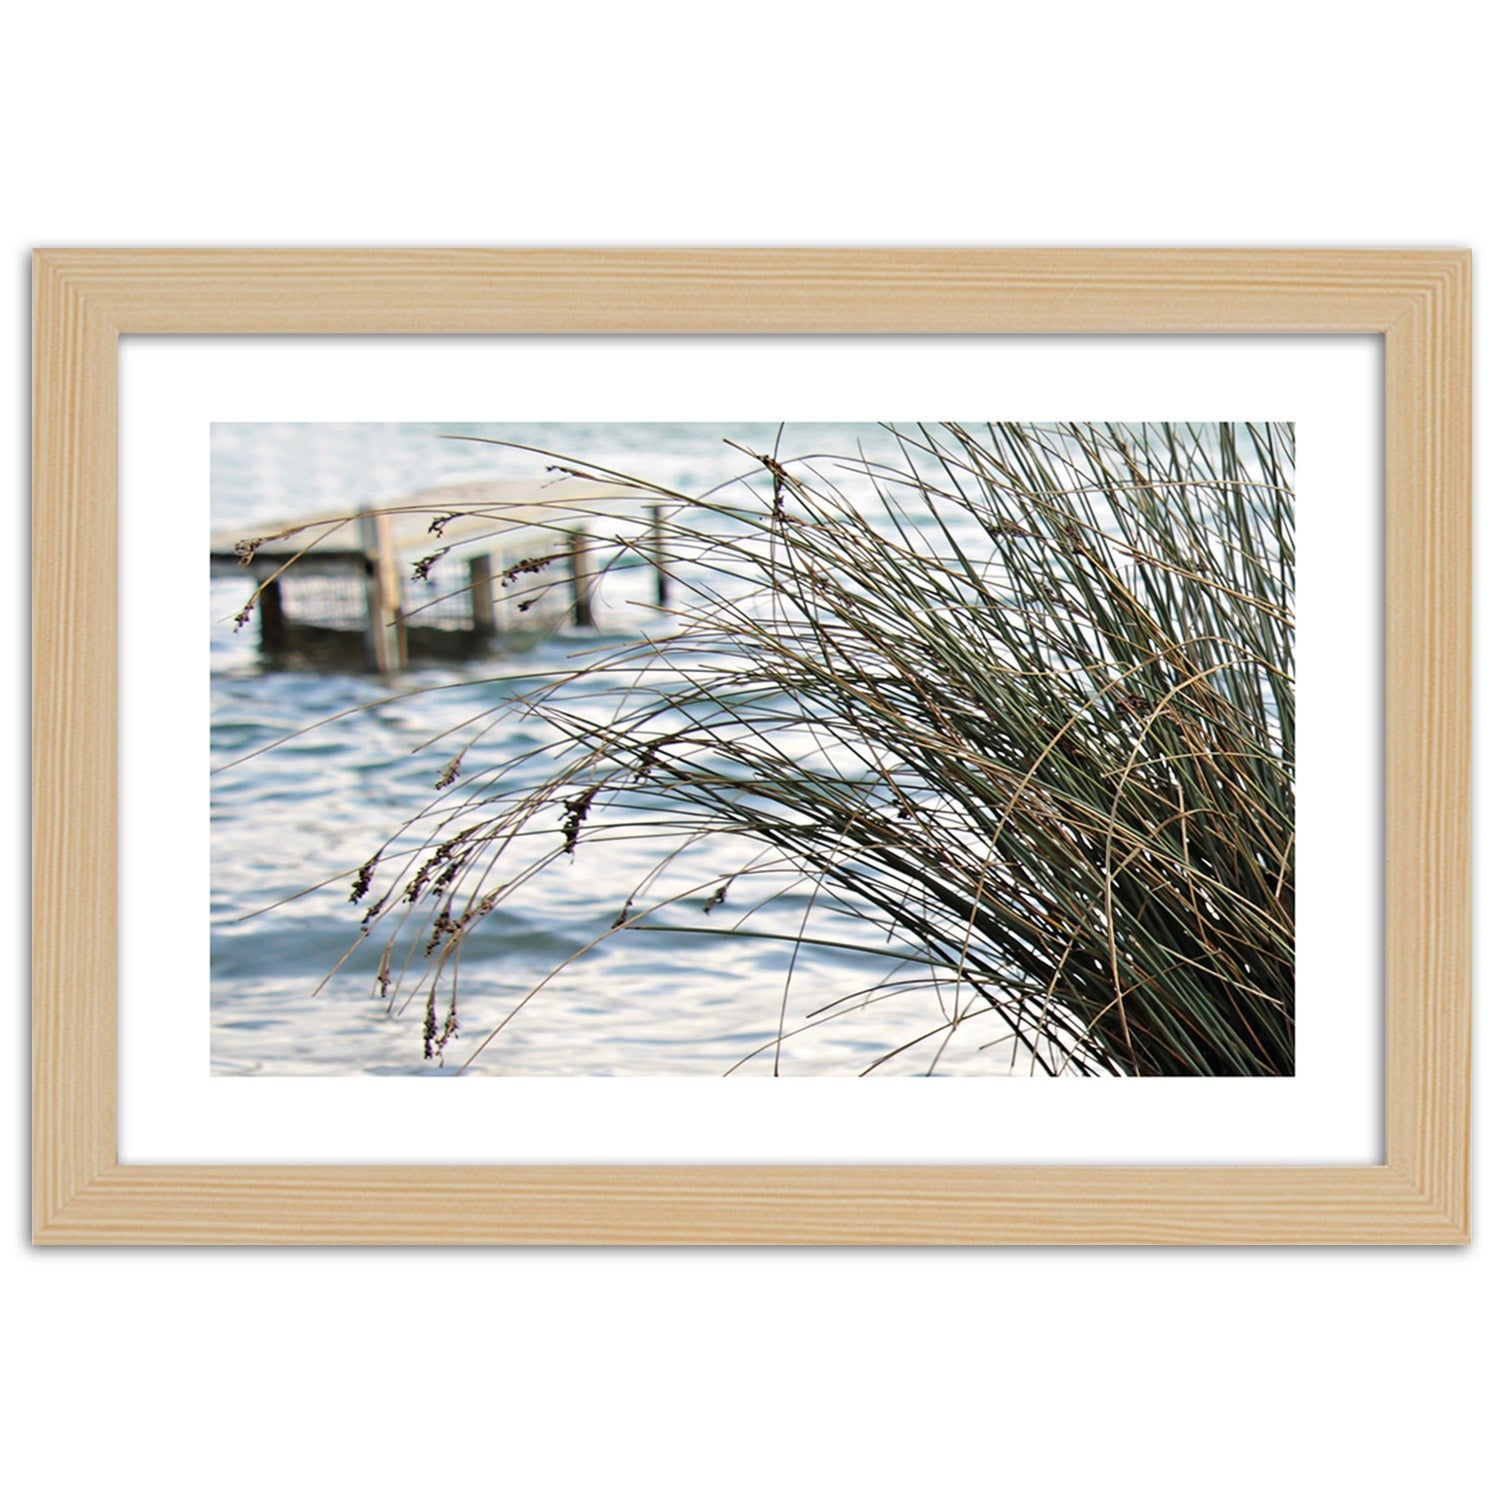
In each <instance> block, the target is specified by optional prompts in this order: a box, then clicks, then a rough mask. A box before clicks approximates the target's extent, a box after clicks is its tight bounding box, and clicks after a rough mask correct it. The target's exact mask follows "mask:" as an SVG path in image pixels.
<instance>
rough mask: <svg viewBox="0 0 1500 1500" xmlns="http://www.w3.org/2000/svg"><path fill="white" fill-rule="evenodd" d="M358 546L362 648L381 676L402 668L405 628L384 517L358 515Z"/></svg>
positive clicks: (387, 522) (398, 577)
mask: <svg viewBox="0 0 1500 1500" xmlns="http://www.w3.org/2000/svg"><path fill="white" fill-rule="evenodd" d="M359 545H360V548H361V550H362V551H363V552H364V554H365V647H366V656H367V658H368V661H369V664H370V666H371V667H373V668H374V670H375V671H377V672H379V673H380V674H381V675H382V676H389V675H390V674H391V673H392V672H399V671H400V670H401V669H402V668H403V667H405V665H406V626H405V623H404V622H403V620H402V618H401V575H400V573H399V572H398V571H397V567H396V553H395V549H394V548H393V547H392V546H391V529H390V520H389V518H388V517H386V516H383V515H379V514H377V513H376V512H374V511H370V510H362V511H360V513H359Z"/></svg>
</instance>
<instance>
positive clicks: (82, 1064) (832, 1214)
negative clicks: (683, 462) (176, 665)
mask: <svg viewBox="0 0 1500 1500" xmlns="http://www.w3.org/2000/svg"><path fill="white" fill-rule="evenodd" d="M34 272H35V279H34V320H35V325H34V327H35V376H34V405H33V439H32V441H33V483H34V512H33V514H34V584H33V588H34V598H35V606H34V610H35V615H34V640H33V658H34V719H33V737H34V769H33V796H34V801H33V817H34V851H33V858H34V903H35V914H34V950H33V992H32V1005H33V1065H32V1066H33V1074H32V1090H33V1101H32V1102H33V1234H34V1238H35V1240H36V1241H37V1242H38V1243H42V1244H140V1243H156V1244H190V1243H197V1244H277V1243H279V1244H500V1243H517V1244H519V1243H532V1244H581V1243H617V1244H622V1243H655V1244H716V1243H769V1244H794V1243H819V1244H875V1243H943V1244H966V1243H990V1244H1000V1243H1015V1244H1020V1243H1055V1244H1165V1243H1198V1244H1205V1243H1239V1244H1247V1243H1338V1244H1353V1243H1410V1244H1418V1243H1423V1244H1433V1243H1455V1242H1463V1241H1466V1240H1467V1238H1468V1232H1469V1114H1470V1103H1469V1069H1470V957H1469V942H1470V871H1469V853H1470V831H1469V576H1470V561H1469V499H1470V496H1469V491H1470V442H1471V412H1470V399H1471V392H1470V380H1471V376H1470V327H1471V320H1472V311H1471V290H1470V261H1469V256H1468V254H1467V253H1466V252H1459V251H1426V250H1423V251H1378V250H1377V251H1350V250H1325V251H1255V250H1252V251H1228V250H1225V251H1173V250H1131V251H1125V250H1121V251H1109V250H1087V251H1085V250H1064V251H1046V250H1024V251H1021V250H951V251H945V250H665V251H654V250H264V251H261V250H253V251H246V250H43V251H39V252H38V253H37V254H36V256H35V265H34ZM522 332H524V333H605V332H620V333H694V332H713V333H733V332H743V333H749V332H755V333H776V332H784V333H851V332H862V333H904V332H910V333H916V332H921V333H1032V334H1034V333H1137V334H1140V333H1184V332H1191V333H1204V334H1213V333H1251V332H1268V333H1329V334H1333V333H1373V334H1379V335H1381V336H1383V339H1384V348H1385V441H1386V452H1385V487H1386V489H1385V555H1386V594H1385V602H1386V642H1385V645H1386V657H1385V661H1386V747H1385V748H1386V761H1385V766H1386V796H1387V804H1386V828H1385V838H1386V909H1385V911H1386V920H1385V943H1386V952H1385V976H1386V994H1385V1007H1386V1009H1385V1019H1386V1030H1385V1035H1386V1101H1385V1109H1386V1115H1385V1133H1386V1151H1387V1157H1386V1161H1385V1162H1384V1164H1382V1165H1379V1166H1371V1167H1358V1168H1348V1167H1340V1168H1322V1167H1291V1168H1288V1167H1234V1168H1225V1167H1204V1168H1196V1167H1195V1168H1176V1167H1131V1168H1122V1167H1063V1168H1058V1167H1024V1166H993V1167H991V1166H977V1167H976V1166H965V1167H895V1166H859V1167H727V1166H726V1167H651V1168H645V1167H617V1168H603V1167H588V1166H576V1167H572V1166H569V1167H545V1168H543V1167H516V1166H449V1167H437V1168H432V1167H397V1166H371V1167H330V1166H296V1167H246V1166H213V1167H199V1166H195V1167H181V1166H145V1165H121V1164H120V1162H119V1160H118V1154H117V1149H116V1095H117V1087H116V1074H117V1068H118V1060H117V1034H116V1000H117V987H118V974H117V961H116V940H117V935H118V934H117V923H116V887H117V852H118V850H117V826H116V799H117V770H118V767H117V749H116V741H117V736H118V707H119V684H118V668H117V661H116V646H117V621H118V599H117V591H116V588H115V584H114V567H113V559H114V557H115V547H116V535H117V525H118V518H117V511H116V504H117V495H116V450H117V420H116V413H117V396H118V376H119V365H118V339H119V336H120V335H121V334H126V333H130V334H137V333H163V334H169V333H267V334H287V333H339V334H345V333H522Z"/></svg>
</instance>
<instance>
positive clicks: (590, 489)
mask: <svg viewBox="0 0 1500 1500" xmlns="http://www.w3.org/2000/svg"><path fill="white" fill-rule="evenodd" d="M604 517H609V518H619V517H635V518H638V519H639V518H644V519H646V520H647V522H648V524H649V526H650V528H651V531H650V535H649V537H648V538H647V540H646V541H645V543H644V551H645V552H646V554H647V556H648V557H650V558H652V559H655V560H656V561H657V562H658V564H659V561H660V558H661V532H660V525H661V516H660V509H659V507H658V506H657V505H656V504H655V503H654V501H653V497H652V494H651V492H649V491H643V490H640V489H636V488H634V487H632V486H630V485H626V484H617V485H611V484H605V483H596V482H594V481H591V480H583V479H558V480H555V481H552V482H549V483H538V482H535V481H525V480H519V481H518V480H507V479H486V478H480V479H469V480H461V481H457V482H455V483H451V484H444V485H439V486H437V487H435V488H433V489H427V490H421V491H419V492H417V493H416V494H412V495H407V496H405V497H404V498H402V499H400V500H397V501H394V502H392V503H390V504H385V505H380V506H376V507H365V508H360V509H350V510H344V511H333V512H328V513H326V514H321V515H317V516H313V517H309V518H307V519H298V520H293V521H286V522H283V523H266V522H259V523H256V524H255V525H254V526H253V527H252V528H251V529H250V530H249V531H248V532H247V531H246V530H245V529H243V528H242V529H240V530H237V531H234V532H228V531H225V532H219V533H217V534H215V535H214V536H213V537H211V538H210V541H209V563H210V568H211V571H212V573H213V574H214V575H215V576H222V575H225V574H234V575H235V576H237V577H239V578H241V579H245V580H246V581H251V580H253V584H254V590H255V612H256V614H257V616H258V619H259V626H260V642H261V648H262V650H263V652H264V653H265V654H266V656H267V657H268V658H270V659H272V660H275V659H276V658H277V657H278V656H281V655H282V654H283V653H284V652H285V650H286V648H287V647H288V646H289V645H290V643H291V641H292V638H293V635H294V634H295V633H296V626H295V623H294V620H293V617H292V614H291V613H290V612H289V610H288V608H287V595H286V592H284V590H283V584H284V583H290V584H294V585H301V584H302V583H305V582H306V581H308V580H313V579H319V578H322V579H344V580H354V582H355V584H356V586H357V591H358V594H359V598H360V602H361V608H360V610H359V614H360V616H361V619H360V621H359V623H358V625H350V626H346V628H345V630H344V631H343V632H341V633H342V634H343V635H344V636H345V637H346V638H348V636H349V635H350V633H351V631H353V630H357V631H358V633H359V635H360V636H361V637H362V640H363V659H364V663H365V665H366V666H367V667H368V668H369V669H370V670H372V671H376V672H380V673H387V674H388V673H391V672H397V671H400V670H401V669H402V668H403V667H405V666H406V664H407V661H408V659H409V657H410V655H411V654H412V645H413V642H414V641H415V640H418V639H425V640H427V641H428V642H429V643H430V642H431V639H432V637H433V635H434V634H435V632H434V631H432V630H431V629H427V628H424V627H423V626H422V625H421V624H420V618H419V617H420V616H421V613H422V611H423V610H424V609H426V608H427V607H428V605H426V604H420V603H419V604H417V605H416V606H414V607H413V606H411V605H410V604H409V591H408V585H412V584H415V583H416V582H417V581H418V579H420V578H429V579H430V578H431V572H432V569H433V568H435V567H436V566H437V565H438V564H439V562H441V564H442V566H443V568H444V570H445V571H446V573H448V574H449V575H451V573H452V570H453V567H454V565H456V564H462V565H464V566H465V568H466V572H465V573H464V574H462V575H461V583H460V584H459V585H458V586H456V587H450V588H449V589H448V590H447V592H446V593H445V594H443V595H441V596H439V597H441V598H442V599H443V600H444V601H450V600H452V599H454V598H456V597H458V596H462V599H463V601H464V603H465V604H466V616H465V618H464V619H463V621H462V624H461V625H460V627H459V628H458V629H456V630H455V629H451V628H450V629H449V630H447V631H445V632H442V634H443V635H446V636H448V637H450V638H457V637H459V636H460V635H461V636H462V637H463V639H462V641H461V642H460V644H461V645H462V646H464V647H472V648H475V649H482V647H483V645H484V644H485V643H486V642H488V641H490V640H492V639H493V638H494V637H495V636H497V635H500V634H504V633H505V632H506V630H507V629H509V628H517V627H519V626H520V625H521V624H522V622H521V621H520V620H519V619H518V618H517V616H518V615H519V614H520V613H522V612H525V613H527V615H528V618H527V619H526V620H525V622H524V625H525V628H526V629H527V630H528V631H529V632H530V633H535V632H536V631H538V630H539V629H546V628H548V625H549V622H550V624H552V625H555V624H559V623H562V622H563V621H564V620H567V619H571V621H572V622H573V623H574V624H575V625H583V626H587V625H591V624H592V623H593V606H592V601H591V597H590V591H591V588H592V584H593V581H594V580H593V576H592V570H591V567H590V558H589V554H590V550H591V546H592V543H591V535H590V526H591V524H592V523H594V522H596V521H597V520H598V519H600V518H604ZM544 571H545V572H546V573H547V574H548V576H547V578H546V579H545V580H543V579H542V578H541V575H542V574H543V572H544ZM512 583H518V584H519V587H517V588H516V589H514V590H512V591H509V592H507V587H508V585H510V584H512ZM559 598H561V599H562V604H561V606H559V605H557V603H556V602H555V601H556V600H557V599H559ZM543 599H546V600H548V601H550V602H551V607H550V608H546V609H543V610H540V611H538V612H537V613H536V614H534V615H533V614H531V613H530V612H531V610H532V607H533V606H534V605H536V604H537V603H539V602H541V601H542V600H543ZM656 602H657V604H658V606H660V607H665V605H666V603H667V578H666V574H665V573H664V572H663V571H662V569H661V568H660V566H659V565H658V567H657V571H656ZM330 633H334V632H330ZM419 654H420V653H419ZM448 654H451V652H450V653H448Z"/></svg>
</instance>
